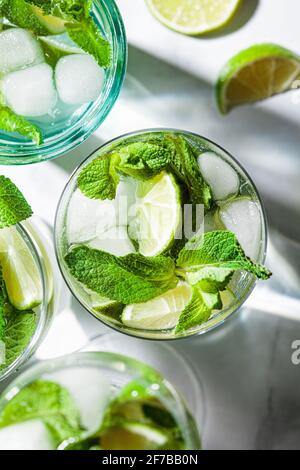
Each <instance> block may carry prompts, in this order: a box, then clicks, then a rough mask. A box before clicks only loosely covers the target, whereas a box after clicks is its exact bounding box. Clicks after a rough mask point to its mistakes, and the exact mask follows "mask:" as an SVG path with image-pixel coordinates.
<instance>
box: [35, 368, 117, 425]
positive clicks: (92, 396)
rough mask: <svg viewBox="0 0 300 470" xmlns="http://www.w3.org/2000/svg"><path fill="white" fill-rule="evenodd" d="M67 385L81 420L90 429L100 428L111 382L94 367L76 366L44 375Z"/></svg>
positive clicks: (109, 393)
mask: <svg viewBox="0 0 300 470" xmlns="http://www.w3.org/2000/svg"><path fill="white" fill-rule="evenodd" d="M43 378H44V379H45V380H51V381H53V382H56V383H58V384H60V385H62V386H63V387H65V388H66V389H67V390H68V391H69V392H70V394H71V395H72V397H73V399H74V401H75V403H76V404H77V406H78V409H79V412H80V418H81V419H80V421H81V424H82V425H83V427H85V428H86V429H87V430H89V431H93V430H95V431H96V430H98V429H99V427H100V425H101V422H102V418H103V414H104V411H105V408H106V406H107V404H108V402H109V400H110V398H111V389H110V384H109V383H108V381H107V379H106V377H105V376H104V375H103V374H102V372H101V371H99V370H98V369H96V368H94V367H80V366H79V367H76V368H75V367H74V368H72V369H63V370H59V371H56V372H53V373H49V374H47V375H46V376H44V377H43Z"/></svg>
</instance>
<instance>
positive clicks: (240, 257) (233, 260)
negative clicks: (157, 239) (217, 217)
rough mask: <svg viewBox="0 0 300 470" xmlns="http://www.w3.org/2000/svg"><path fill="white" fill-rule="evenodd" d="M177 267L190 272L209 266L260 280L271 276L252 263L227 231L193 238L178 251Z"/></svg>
mask: <svg viewBox="0 0 300 470" xmlns="http://www.w3.org/2000/svg"><path fill="white" fill-rule="evenodd" d="M177 265H178V266H180V267H181V268H183V269H185V270H186V271H192V272H193V271H198V270H200V269H202V268H205V267H208V266H210V267H215V268H227V269H230V270H233V271H235V270H243V271H248V272H249V273H252V274H254V275H255V276H256V277H257V278H260V279H268V278H269V277H270V276H271V273H270V271H268V269H267V268H265V267H264V266H261V265H259V264H255V263H253V262H252V261H251V260H250V258H248V257H247V256H246V255H245V253H244V252H243V249H242V247H241V245H240V244H239V242H238V240H237V238H236V235H235V234H234V233H232V232H229V231H227V230H222V231H214V232H207V233H204V234H203V235H200V236H197V235H196V236H195V237H193V238H192V239H191V240H190V241H189V242H188V243H187V244H186V246H185V247H184V248H183V249H182V250H181V251H180V253H179V255H178V258H177Z"/></svg>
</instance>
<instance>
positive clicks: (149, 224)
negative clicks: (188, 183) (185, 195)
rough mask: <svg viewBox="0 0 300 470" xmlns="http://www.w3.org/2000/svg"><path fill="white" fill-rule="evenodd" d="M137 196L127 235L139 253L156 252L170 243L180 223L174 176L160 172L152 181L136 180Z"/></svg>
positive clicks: (177, 194) (177, 190) (159, 251)
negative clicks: (133, 241) (135, 243)
mask: <svg viewBox="0 0 300 470" xmlns="http://www.w3.org/2000/svg"><path fill="white" fill-rule="evenodd" d="M136 197H137V201H136V204H135V207H134V213H135V216H134V218H133V219H132V220H131V221H130V223H129V228H128V233H129V236H130V237H131V238H133V239H134V240H136V241H137V243H138V245H139V252H140V253H141V254H142V255H144V256H155V255H158V254H159V253H162V252H164V251H166V250H167V249H168V248H169V247H170V246H171V245H172V243H173V241H174V238H175V235H176V232H177V229H178V227H179V224H180V222H181V205H180V190H179V187H178V185H177V183H176V181H175V179H174V177H173V176H172V175H170V174H169V173H166V172H165V171H163V172H162V173H160V174H159V175H157V176H155V178H152V179H151V180H148V181H139V182H138V185H137V190H136ZM131 210H132V209H131Z"/></svg>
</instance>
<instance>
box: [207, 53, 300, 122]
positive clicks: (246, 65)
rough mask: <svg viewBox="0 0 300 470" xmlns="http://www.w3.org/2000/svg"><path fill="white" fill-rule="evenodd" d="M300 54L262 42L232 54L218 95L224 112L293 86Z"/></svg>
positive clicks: (298, 74) (223, 70)
mask: <svg viewBox="0 0 300 470" xmlns="http://www.w3.org/2000/svg"><path fill="white" fill-rule="evenodd" d="M298 77H300V57H299V56H297V55H296V54H294V53H293V52H291V51H289V50H288V49H284V48H283V47H281V46H277V45H276V44H258V45H255V46H252V47H249V49H245V50H243V51H241V52H239V53H238V54H237V55H235V56H234V57H232V58H231V59H230V60H229V61H228V62H227V64H226V65H225V66H224V67H223V69H222V71H221V73H220V76H219V79H218V82H217V85H216V96H217V102H218V106H219V108H220V111H221V112H222V113H227V112H228V111H230V109H232V108H234V107H235V106H239V105H242V104H247V103H253V102H255V101H260V100H263V99H265V98H269V97H270V96H273V95H276V94H278V93H282V92H284V91H287V90H290V89H291V88H293V83H294V81H295V80H296V79H297V78H298Z"/></svg>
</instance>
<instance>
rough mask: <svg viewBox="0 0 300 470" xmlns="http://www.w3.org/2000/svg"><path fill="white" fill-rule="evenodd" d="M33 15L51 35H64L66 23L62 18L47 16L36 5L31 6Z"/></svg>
mask: <svg viewBox="0 0 300 470" xmlns="http://www.w3.org/2000/svg"><path fill="white" fill-rule="evenodd" d="M30 6H31V8H32V10H33V13H34V14H35V16H36V17H37V19H38V20H39V22H40V24H41V25H42V26H44V27H45V28H46V30H47V31H49V33H51V34H61V33H63V32H64V31H65V30H66V28H65V21H64V20H62V19H61V18H57V17H56V16H52V15H45V14H44V13H43V10H42V9H41V8H39V7H37V6H36V5H30Z"/></svg>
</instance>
